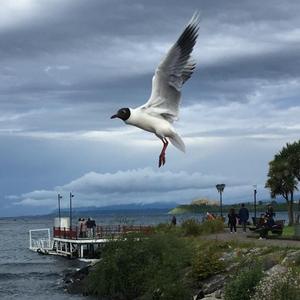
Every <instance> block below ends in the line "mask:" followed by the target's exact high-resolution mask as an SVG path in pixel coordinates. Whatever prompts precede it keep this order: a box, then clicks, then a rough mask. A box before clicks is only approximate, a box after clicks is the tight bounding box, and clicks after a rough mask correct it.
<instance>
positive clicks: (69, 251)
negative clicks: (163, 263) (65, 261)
mask: <svg viewBox="0 0 300 300" xmlns="http://www.w3.org/2000/svg"><path fill="white" fill-rule="evenodd" d="M38 231H46V232H47V234H48V237H46V238H39V239H34V238H33V237H32V235H33V232H38ZM152 232H153V227H151V226H136V225H135V226H134V225H131V226H127V225H104V226H99V225H98V226H96V227H95V228H94V229H93V230H89V231H85V232H82V231H80V230H79V228H78V227H71V228H65V227H63V228H61V227H53V238H52V240H51V238H50V229H48V228H46V229H34V230H30V231H29V236H30V247H29V248H30V250H33V251H37V252H40V253H43V254H52V255H60V256H66V257H70V258H75V257H77V258H94V257H95V253H96V252H97V251H98V250H100V249H101V247H103V246H104V245H105V243H107V242H108V241H111V240H112V239H118V238H121V237H124V236H126V235H127V234H129V233H141V234H143V235H148V234H151V233H152Z"/></svg>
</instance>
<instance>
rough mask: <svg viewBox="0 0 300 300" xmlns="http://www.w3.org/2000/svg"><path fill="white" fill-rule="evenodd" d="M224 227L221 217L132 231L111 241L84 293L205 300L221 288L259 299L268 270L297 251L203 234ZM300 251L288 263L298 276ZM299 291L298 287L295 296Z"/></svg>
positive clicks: (227, 295) (226, 294)
mask: <svg viewBox="0 0 300 300" xmlns="http://www.w3.org/2000/svg"><path fill="white" fill-rule="evenodd" d="M222 230H223V223H222V222H220V221H218V220H217V221H210V222H205V223H202V224H199V223H197V222H196V221H194V220H187V221H186V222H184V223H183V224H182V225H181V226H177V227H174V226H170V225H166V224H161V225H159V226H157V227H156V228H155V232H154V233H153V234H152V235H150V236H147V237H141V236H136V235H132V236H127V237H126V238H124V239H121V240H117V241H111V242H109V243H108V245H107V246H106V247H105V248H104V249H103V250H102V252H101V258H102V260H101V261H100V262H99V263H98V264H97V265H96V266H95V267H94V268H93V269H92V271H91V272H90V273H89V275H88V277H87V278H86V279H85V280H84V284H83V287H84V293H85V294H88V295H93V296H95V297H96V298H98V299H117V300H118V299H119V300H123V299H124V300H126V299H128V300H129V299H130V300H134V299H145V300H147V299H149V300H150V299H152V300H153V299H170V300H172V299H175V300H176V299H178V300H185V299H192V297H193V296H195V295H198V296H199V299H200V296H201V297H202V296H203V297H204V295H207V294H211V293H216V292H219V294H220V295H219V296H220V297H221V299H233V300H234V299H252V298H250V296H251V297H259V295H260V294H259V293H260V290H259V289H258V287H259V285H260V284H262V283H261V282H262V280H263V279H264V278H268V276H267V275H266V273H265V271H266V270H269V269H270V268H272V267H273V266H277V265H280V264H281V263H282V261H283V260H284V259H285V258H286V257H287V255H288V253H290V252H289V251H294V250H290V249H286V250H282V249H279V248H275V247H269V248H267V247H257V246H254V245H253V244H251V243H247V244H238V243H236V242H226V241H224V242H220V241H207V240H205V239H202V238H201V237H202V236H203V235H206V234H211V233H216V232H220V231H222ZM298 254H299V255H298ZM298 254H297V255H298V256H296V258H293V259H292V260H290V261H289V262H287V264H286V266H284V268H285V267H289V268H290V270H291V271H290V272H293V274H296V275H295V276H296V277H295V278H298V275H299V274H298V270H299V268H300V252H298ZM282 268H283V267H282ZM299 282H300V280H299ZM282 284H284V283H282ZM261 289H262V288H261ZM237 291H238V292H237ZM296 292H299V289H298V288H297V287H296V290H291V295H293V297H294V294H295V293H296ZM241 293H242V294H241ZM266 299H273V298H266ZM276 299H287V300H289V299H293V300H294V299H298V298H289V296H288V297H287V298H280V297H279V298H276Z"/></svg>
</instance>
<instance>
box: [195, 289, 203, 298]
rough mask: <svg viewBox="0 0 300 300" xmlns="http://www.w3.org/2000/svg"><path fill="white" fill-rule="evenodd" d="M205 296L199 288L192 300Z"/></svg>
mask: <svg viewBox="0 0 300 300" xmlns="http://www.w3.org/2000/svg"><path fill="white" fill-rule="evenodd" d="M204 297H205V295H204V292H203V290H200V291H199V292H198V294H197V295H195V296H194V300H200V299H203V298H204Z"/></svg>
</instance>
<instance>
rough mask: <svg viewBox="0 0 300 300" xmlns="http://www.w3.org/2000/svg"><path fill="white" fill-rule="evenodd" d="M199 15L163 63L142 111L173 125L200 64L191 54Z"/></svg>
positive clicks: (159, 67) (156, 71) (191, 21)
mask: <svg viewBox="0 0 300 300" xmlns="http://www.w3.org/2000/svg"><path fill="white" fill-rule="evenodd" d="M198 29H199V16H198V14H197V13H195V14H194V15H193V17H192V19H191V20H190V22H189V23H188V25H187V26H186V27H185V29H184V31H183V33H182V34H181V36H180V37H179V39H178V40H177V42H176V43H175V44H174V45H173V46H172V48H171V49H170V50H169V51H168V53H167V55H166V57H165V58H164V59H163V60H162V61H161V62H160V64H159V66H158V67H157V69H156V70H155V74H154V76H153V78H152V92H151V96H150V98H149V100H148V101H147V103H146V104H145V105H143V106H142V108H144V109H147V111H148V112H149V113H150V114H151V113H153V114H156V115H158V114H159V115H161V116H162V117H164V118H165V119H167V120H168V121H170V122H173V121H174V120H176V119H177V118H178V112H179V104H180V90H181V87H182V85H183V84H184V83H185V82H186V81H187V80H188V79H189V78H190V77H191V75H192V73H193V71H194V69H195V66H196V63H195V62H194V61H193V60H192V59H191V53H192V51H193V48H194V46H195V43H196V39H197V36H198Z"/></svg>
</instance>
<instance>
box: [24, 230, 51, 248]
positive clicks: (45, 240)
mask: <svg viewBox="0 0 300 300" xmlns="http://www.w3.org/2000/svg"><path fill="white" fill-rule="evenodd" d="M29 249H30V250H33V251H36V250H37V249H44V250H50V249H52V242H51V237H50V228H42V229H32V230H29Z"/></svg>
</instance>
